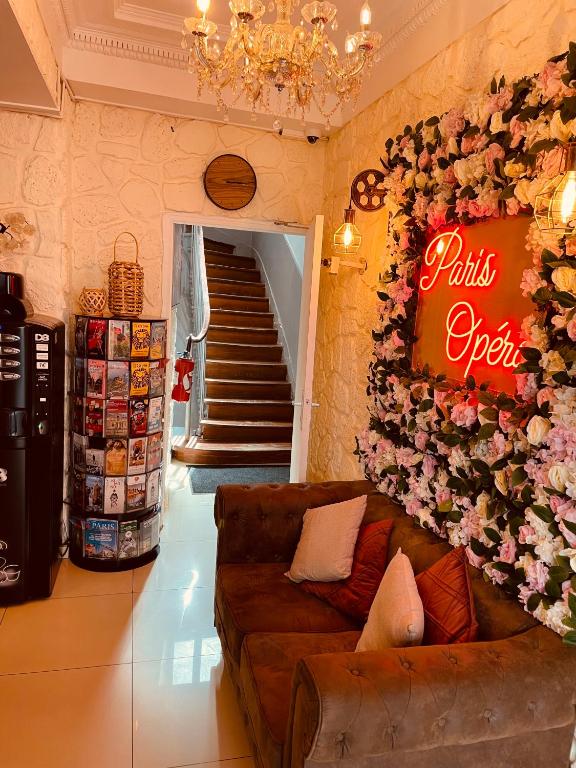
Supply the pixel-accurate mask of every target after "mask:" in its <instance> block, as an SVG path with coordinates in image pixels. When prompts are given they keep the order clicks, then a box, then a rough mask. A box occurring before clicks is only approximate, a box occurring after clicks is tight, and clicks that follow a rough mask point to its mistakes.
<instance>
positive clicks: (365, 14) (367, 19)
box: [360, 0, 372, 29]
mask: <svg viewBox="0 0 576 768" xmlns="http://www.w3.org/2000/svg"><path fill="white" fill-rule="evenodd" d="M370 24H372V11H371V10H370V3H368V0H366V2H365V3H364V5H363V6H362V8H360V26H361V27H362V29H366V28H367V27H369V26H370Z"/></svg>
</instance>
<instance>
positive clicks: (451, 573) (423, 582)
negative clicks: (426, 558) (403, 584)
mask: <svg viewBox="0 0 576 768" xmlns="http://www.w3.org/2000/svg"><path fill="white" fill-rule="evenodd" d="M466 566H467V559H466V550H465V549H464V547H459V548H458V549H454V550H452V552H449V553H448V554H447V555H444V557H443V558H442V559H441V560H438V562H437V563H434V565H432V566H430V568H428V569H427V570H425V571H423V572H422V573H420V574H419V575H418V576H417V578H416V584H417V586H418V592H419V593H420V597H421V598H422V604H423V606H424V640H423V643H424V645H448V644H450V643H471V642H473V641H474V640H476V638H477V637H478V622H477V621H476V610H475V608H474V596H473V595H472V589H471V586H470V577H469V576H468V570H467V567H466Z"/></svg>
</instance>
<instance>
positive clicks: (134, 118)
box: [68, 102, 325, 314]
mask: <svg viewBox="0 0 576 768" xmlns="http://www.w3.org/2000/svg"><path fill="white" fill-rule="evenodd" d="M226 152H230V153H233V154H238V155H241V156H243V157H245V158H246V159H247V160H248V161H249V162H250V163H252V165H253V166H254V168H255V170H256V175H257V178H258V191H257V193H256V196H255V198H254V200H253V201H252V202H251V203H250V205H248V206H247V207H246V208H243V209H242V210H241V211H237V212H235V213H230V214H227V213H225V212H224V211H221V210H220V209H218V208H217V207H216V206H214V205H213V204H212V203H211V202H210V201H209V200H208V199H207V197H206V195H205V193H204V188H203V184H202V174H203V172H204V169H205V168H206V165H207V164H208V162H209V161H210V160H211V159H213V158H214V157H216V156H217V155H219V154H222V153H226ZM324 155H325V145H324V144H322V145H317V146H315V147H311V146H309V145H308V144H307V143H305V142H303V141H298V140H294V139H288V138H284V137H283V138H280V137H278V136H276V135H273V134H270V133H263V132H262V131H259V130H255V129H252V130H249V129H246V128H239V127H235V126H232V125H226V124H223V125H216V124H213V123H208V122H200V121H194V120H181V119H177V118H173V117H167V116H163V115H159V114H150V113H147V112H141V111H137V110H129V109H124V108H116V107H108V106H102V105H98V104H91V103H85V102H82V103H79V104H77V105H76V110H75V115H74V121H73V130H72V141H71V182H70V183H71V198H70V205H69V210H68V213H69V218H70V238H71V239H70V242H71V245H72V252H73V253H72V262H71V264H72V275H71V289H72V296H73V297H75V296H77V295H78V294H79V292H80V290H81V288H82V286H85V285H89V286H99V285H105V284H106V270H107V267H108V264H109V263H110V261H111V259H112V248H113V243H114V239H115V237H116V236H117V234H118V233H119V232H122V231H123V230H129V231H131V232H133V233H134V234H135V235H136V237H137V238H138V240H139V242H140V247H141V256H142V264H143V266H144V268H145V299H146V307H145V311H146V312H149V313H154V314H157V313H159V312H160V311H161V298H162V296H161V281H162V216H163V214H164V213H165V212H174V211H178V212H186V213H194V214H205V215H206V216H207V217H209V216H223V215H227V216H228V215H229V216H230V217H231V218H238V219H240V218H249V219H258V220H263V221H270V222H273V221H274V220H275V219H282V220H284V221H298V222H302V223H308V222H309V221H310V219H311V216H312V215H313V214H314V213H316V212H318V211H320V210H321V207H322V191H323V190H322V179H323V171H324ZM206 223H209V222H208V218H207V221H206ZM120 252H121V253H122V254H123V257H126V258H128V257H129V241H127V246H126V247H122V249H121V251H120Z"/></svg>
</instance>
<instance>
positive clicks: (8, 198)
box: [0, 103, 72, 319]
mask: <svg viewBox="0 0 576 768" xmlns="http://www.w3.org/2000/svg"><path fill="white" fill-rule="evenodd" d="M71 121H72V105H71V104H70V103H66V104H65V105H64V117H63V118H62V119H58V118H50V117H39V116H37V115H29V114H22V113H18V112H0V221H2V212H4V211H10V212H15V211H18V212H22V213H24V214H25V216H26V218H27V220H28V222H29V223H30V224H32V225H33V226H34V227H35V228H36V233H35V234H34V236H33V237H32V238H30V239H29V240H28V241H27V242H26V243H25V245H24V247H23V248H20V249H18V250H16V251H11V252H6V251H3V250H0V270H2V271H13V272H21V273H22V274H23V275H24V277H25V279H26V290H27V294H28V297H29V299H30V300H31V302H32V304H33V306H34V309H35V310H36V312H42V313H45V314H50V315H55V316H57V317H60V318H62V319H66V318H67V316H68V309H69V307H70V304H71V297H70V289H69V284H70V281H69V267H70V263H71V252H72V251H71V248H70V244H69V240H68V238H67V236H66V231H65V230H66V221H65V212H66V207H67V202H68V187H69V184H68V176H69V160H68V155H69V145H70V136H71Z"/></svg>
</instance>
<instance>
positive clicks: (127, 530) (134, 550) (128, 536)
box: [118, 520, 138, 560]
mask: <svg viewBox="0 0 576 768" xmlns="http://www.w3.org/2000/svg"><path fill="white" fill-rule="evenodd" d="M119 538H120V543H119V545H118V559H119V560H128V559H130V558H132V557H138V522H137V521H136V520H128V521H126V522H125V523H124V522H123V523H120V525H119Z"/></svg>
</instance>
